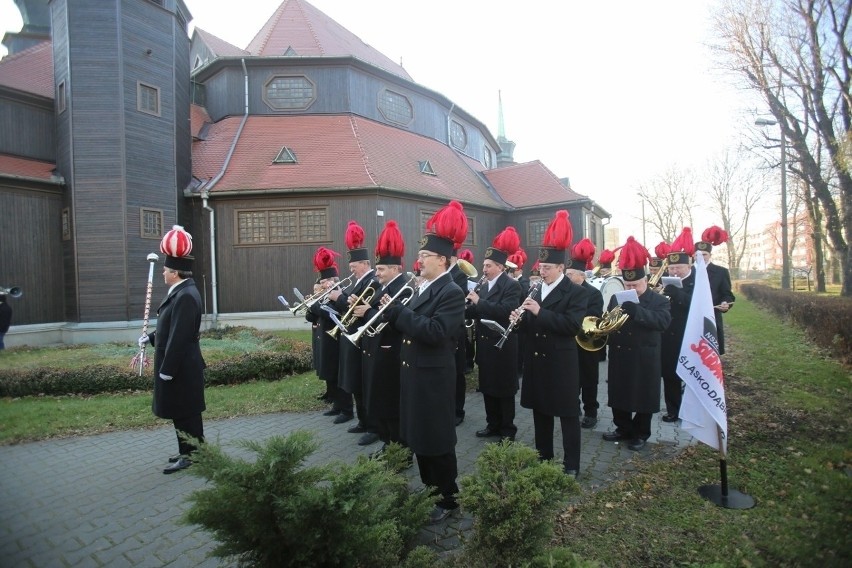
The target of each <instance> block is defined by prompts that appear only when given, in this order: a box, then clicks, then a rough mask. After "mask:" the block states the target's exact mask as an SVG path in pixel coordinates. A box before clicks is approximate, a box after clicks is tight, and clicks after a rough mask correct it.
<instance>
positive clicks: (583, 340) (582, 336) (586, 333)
mask: <svg viewBox="0 0 852 568" xmlns="http://www.w3.org/2000/svg"><path fill="white" fill-rule="evenodd" d="M629 318H630V316H629V315H627V314H625V313H624V311H623V310H622V309H621V306H615V307H614V308H612V309H611V310H609V311H608V312H606V313H605V314H604V315H603V317H599V318H596V317H595V316H586V317H585V318H583V331H581V332H580V333H579V334H578V335H577V337H576V338H575V339H576V340H577V345H579V346H580V347H582V348H583V349H585V350H586V351H600V350H601V349H603V348H604V346H605V345H606V342H607V340H608V339H609V334H610V333H612V332H613V331H618V330H619V329H621V326H623V325H624V324H625V323H626V322H627V320H628V319H629Z"/></svg>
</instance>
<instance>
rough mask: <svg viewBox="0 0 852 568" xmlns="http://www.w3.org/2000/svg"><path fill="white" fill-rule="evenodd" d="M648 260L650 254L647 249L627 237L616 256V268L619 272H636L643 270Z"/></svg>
mask: <svg viewBox="0 0 852 568" xmlns="http://www.w3.org/2000/svg"><path fill="white" fill-rule="evenodd" d="M649 260H651V254H650V253H649V252H648V249H646V248H645V247H643V246H642V245H641V244H640V243H639V241H637V240H636V239H634V238H633V237H627V242H626V243H624V246H623V247H621V254H620V255H618V267H619V268H620V269H621V270H638V269H639V268H644V267H645V264H646V263H647V262H648V261H649Z"/></svg>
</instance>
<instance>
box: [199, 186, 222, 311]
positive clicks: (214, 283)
mask: <svg viewBox="0 0 852 568" xmlns="http://www.w3.org/2000/svg"><path fill="white" fill-rule="evenodd" d="M209 198H210V192H208V191H206V190H205V191H203V192H202V193H201V204H202V206H203V207H204V210H205V211H207V212H208V213H209V214H210V272H211V277H210V290H211V292H212V295H213V328H216V326H217V325H218V321H219V293H218V291H217V290H218V287H219V280H218V278H217V277H216V275H217V272H216V212H215V211H214V210H213V208H212V207H210V206H209V205H208V204H207V200H208V199H209Z"/></svg>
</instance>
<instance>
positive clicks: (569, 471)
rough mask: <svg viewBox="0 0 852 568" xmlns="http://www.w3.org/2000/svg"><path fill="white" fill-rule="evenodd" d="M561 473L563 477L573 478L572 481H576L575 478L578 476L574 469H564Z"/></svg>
mask: <svg viewBox="0 0 852 568" xmlns="http://www.w3.org/2000/svg"><path fill="white" fill-rule="evenodd" d="M563 471H564V472H565V475H568V476H570V477H573V478H574V479H577V476H578V475H580V473H579V472H578V471H577V470H576V469H565V470H563Z"/></svg>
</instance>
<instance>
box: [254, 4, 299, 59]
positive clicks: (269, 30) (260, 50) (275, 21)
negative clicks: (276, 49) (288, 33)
mask: <svg viewBox="0 0 852 568" xmlns="http://www.w3.org/2000/svg"><path fill="white" fill-rule="evenodd" d="M289 2H290V0H284V1H283V2H281V4H279V5H278V8H276V9H275V11H274V12H273V13H272V16H270V17H269V19H268V20H266V23H265V24H263V27H261V28H260V30H258V32H257V33H256V34H255V36H254V37H253V38H251V41H250V42H249V43H248V45H247V46H246V47H245V50H246V51H248V52H249V53H250V54H251V55H259V54H261V53H263V50H264V49H266V44H267V43H269V38H270V37H271V36H272V30H274V29H275V26H277V25H278V20H280V19H281V15H282V14H283V13H284V6H285V5H286V4H288V3H289ZM269 24H272V25H269ZM264 32H265V33H266V37H263V38H262V39H261V42H260V44H259V46H258V49H257V50H256V52H257V53H255V52H253V51H252V50H251V49H249V48H250V47H251V46H252V45H253V44H254V42H255V40H257V39H258V37H260V36H261V34H262V33H264Z"/></svg>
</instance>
